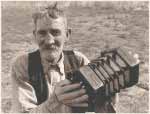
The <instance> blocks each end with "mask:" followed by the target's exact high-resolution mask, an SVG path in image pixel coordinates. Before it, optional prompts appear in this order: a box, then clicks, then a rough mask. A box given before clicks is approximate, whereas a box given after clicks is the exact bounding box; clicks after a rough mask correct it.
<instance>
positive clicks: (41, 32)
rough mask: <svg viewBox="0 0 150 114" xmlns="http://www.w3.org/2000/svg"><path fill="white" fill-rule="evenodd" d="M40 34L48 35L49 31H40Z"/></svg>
mask: <svg viewBox="0 0 150 114" xmlns="http://www.w3.org/2000/svg"><path fill="white" fill-rule="evenodd" d="M38 34H40V35H43V36H44V35H46V34H47V31H45V30H40V31H38Z"/></svg>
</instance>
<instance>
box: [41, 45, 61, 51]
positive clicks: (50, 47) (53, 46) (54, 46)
mask: <svg viewBox="0 0 150 114" xmlns="http://www.w3.org/2000/svg"><path fill="white" fill-rule="evenodd" d="M58 48H59V45H57V44H45V45H44V46H43V49H46V50H49V49H58Z"/></svg>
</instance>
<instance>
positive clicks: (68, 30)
mask: <svg viewBox="0 0 150 114" xmlns="http://www.w3.org/2000/svg"><path fill="white" fill-rule="evenodd" d="M70 35H71V28H69V29H67V33H66V36H67V40H66V41H68V40H69V38H70Z"/></svg>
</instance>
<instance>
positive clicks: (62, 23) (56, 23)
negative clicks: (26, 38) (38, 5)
mask: <svg viewBox="0 0 150 114" xmlns="http://www.w3.org/2000/svg"><path fill="white" fill-rule="evenodd" d="M66 26H67V24H66V20H65V18H64V17H58V18H57V19H53V18H50V17H46V16H45V17H43V18H41V19H38V21H37V28H36V29H37V30H39V29H40V30H41V29H61V30H65V29H66Z"/></svg>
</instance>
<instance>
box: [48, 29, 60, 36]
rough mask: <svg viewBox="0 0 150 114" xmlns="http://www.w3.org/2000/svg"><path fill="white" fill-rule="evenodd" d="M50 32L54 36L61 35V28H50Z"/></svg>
mask: <svg viewBox="0 0 150 114" xmlns="http://www.w3.org/2000/svg"><path fill="white" fill-rule="evenodd" d="M50 33H51V34H52V35H53V36H59V35H60V34H61V31H60V30H55V29H52V30H50Z"/></svg>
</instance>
